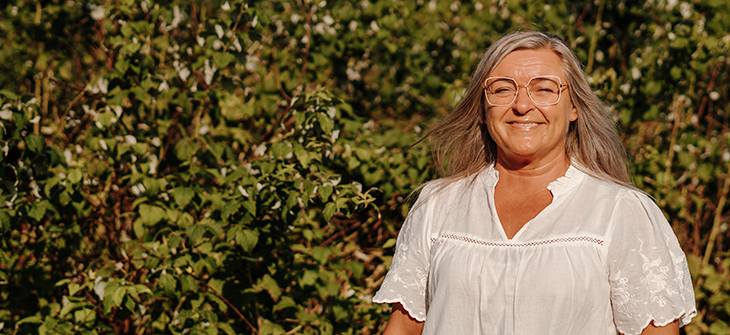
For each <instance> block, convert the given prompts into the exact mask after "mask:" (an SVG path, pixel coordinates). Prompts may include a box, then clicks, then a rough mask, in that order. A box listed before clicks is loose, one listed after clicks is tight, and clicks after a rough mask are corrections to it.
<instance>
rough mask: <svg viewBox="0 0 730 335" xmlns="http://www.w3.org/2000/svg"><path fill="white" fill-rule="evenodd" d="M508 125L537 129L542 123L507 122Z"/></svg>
mask: <svg viewBox="0 0 730 335" xmlns="http://www.w3.org/2000/svg"><path fill="white" fill-rule="evenodd" d="M507 123H508V124H511V125H514V126H520V127H536V126H539V125H540V123H537V122H529V123H528V122H507Z"/></svg>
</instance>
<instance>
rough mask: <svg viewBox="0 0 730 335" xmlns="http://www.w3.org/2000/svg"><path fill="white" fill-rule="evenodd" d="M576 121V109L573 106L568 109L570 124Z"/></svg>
mask: <svg viewBox="0 0 730 335" xmlns="http://www.w3.org/2000/svg"><path fill="white" fill-rule="evenodd" d="M577 119H578V109H577V108H575V105H573V106H572V107H571V108H570V122H573V121H575V120H577Z"/></svg>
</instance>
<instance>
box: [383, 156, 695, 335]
mask: <svg viewBox="0 0 730 335" xmlns="http://www.w3.org/2000/svg"><path fill="white" fill-rule="evenodd" d="M497 179H498V173H497V171H496V170H494V168H493V167H490V168H487V169H485V170H484V171H483V172H482V173H480V174H479V175H478V176H476V177H475V178H466V179H463V180H461V181H458V182H454V183H451V184H448V185H446V186H444V187H443V188H442V189H441V190H437V189H438V184H437V183H438V182H436V183H430V184H428V185H427V186H426V187H424V189H423V190H422V192H421V195H420V196H419V198H418V201H416V203H415V204H414V207H413V209H412V210H411V212H410V214H409V215H408V218H407V219H406V222H405V223H404V225H403V227H402V229H401V231H400V233H399V235H398V240H397V243H396V252H395V255H394V257H393V262H392V265H391V268H390V270H389V271H388V274H387V275H386V277H385V280H384V281H383V284H382V287H381V288H380V290H379V291H378V292H377V294H376V295H375V297H373V301H374V302H377V303H396V302H399V303H401V304H403V306H404V307H405V309H406V310H407V311H408V313H409V314H410V315H411V316H412V317H414V318H415V319H417V320H419V321H424V320H425V324H424V330H423V334H503V335H508V334H519V335H529V334H541V335H542V334H561V335H565V334H611V335H615V334H616V333H617V332H621V333H623V334H627V335H628V334H639V333H640V332H641V331H642V330H643V329H644V328H645V327H646V326H647V325H648V324H649V322H651V321H652V320H653V321H654V324H655V325H657V326H663V325H666V324H668V323H670V322H672V321H674V320H676V319H679V324H680V326H683V325H685V324H687V323H689V322H690V320H691V319H692V317H694V316H695V315H696V314H697V311H696V309H695V300H694V292H693V287H692V280H691V278H690V274H689V270H688V267H687V261H686V258H685V255H684V253H683V252H682V249H681V248H680V246H679V243H678V242H677V238H676V236H675V235H674V232H673V231H672V229H671V227H670V225H669V224H668V222H667V220H666V219H665V217H664V215H663V214H662V212H661V210H660V209H659V208H658V207H657V206H656V205H655V204H654V202H653V201H652V200H651V199H650V198H648V197H647V196H646V195H644V194H642V193H641V192H638V191H636V190H631V189H629V188H626V187H622V186H619V185H616V184H614V183H609V182H605V181H601V180H598V179H596V178H594V177H591V176H589V175H587V174H585V173H583V172H581V171H579V170H578V169H576V168H575V167H572V166H571V167H570V168H569V169H568V171H567V172H566V175H565V176H564V177H561V178H559V179H558V180H556V181H554V182H552V183H551V184H550V186H548V189H549V190H550V191H551V192H552V194H553V201H552V203H551V204H550V205H548V206H547V207H546V208H545V209H544V210H543V211H542V212H541V213H540V214H538V215H537V216H536V217H535V218H533V219H532V220H530V221H529V222H527V223H526V224H525V225H524V227H522V229H521V230H520V231H519V232H517V234H516V235H515V236H514V237H513V238H512V239H508V238H507V236H506V235H505V233H504V230H503V229H502V225H501V224H500V222H499V218H498V217H497V214H496V213H497V212H496V210H495V206H494V199H493V196H494V187H495V185H496V184H497Z"/></svg>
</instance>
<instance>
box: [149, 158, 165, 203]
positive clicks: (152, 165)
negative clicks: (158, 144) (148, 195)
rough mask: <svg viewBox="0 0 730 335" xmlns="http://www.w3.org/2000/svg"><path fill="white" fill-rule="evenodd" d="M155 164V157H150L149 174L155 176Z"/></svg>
mask: <svg viewBox="0 0 730 335" xmlns="http://www.w3.org/2000/svg"><path fill="white" fill-rule="evenodd" d="M157 162H158V161H157V156H155V155H152V156H150V171H149V174H155V173H157ZM163 194H164V193H163Z"/></svg>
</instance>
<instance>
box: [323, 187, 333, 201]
mask: <svg viewBox="0 0 730 335" xmlns="http://www.w3.org/2000/svg"><path fill="white" fill-rule="evenodd" d="M333 189H334V188H333V187H332V185H322V186H320V187H319V196H320V197H321V198H322V202H327V201H329V199H330V195H332V190H333Z"/></svg>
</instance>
